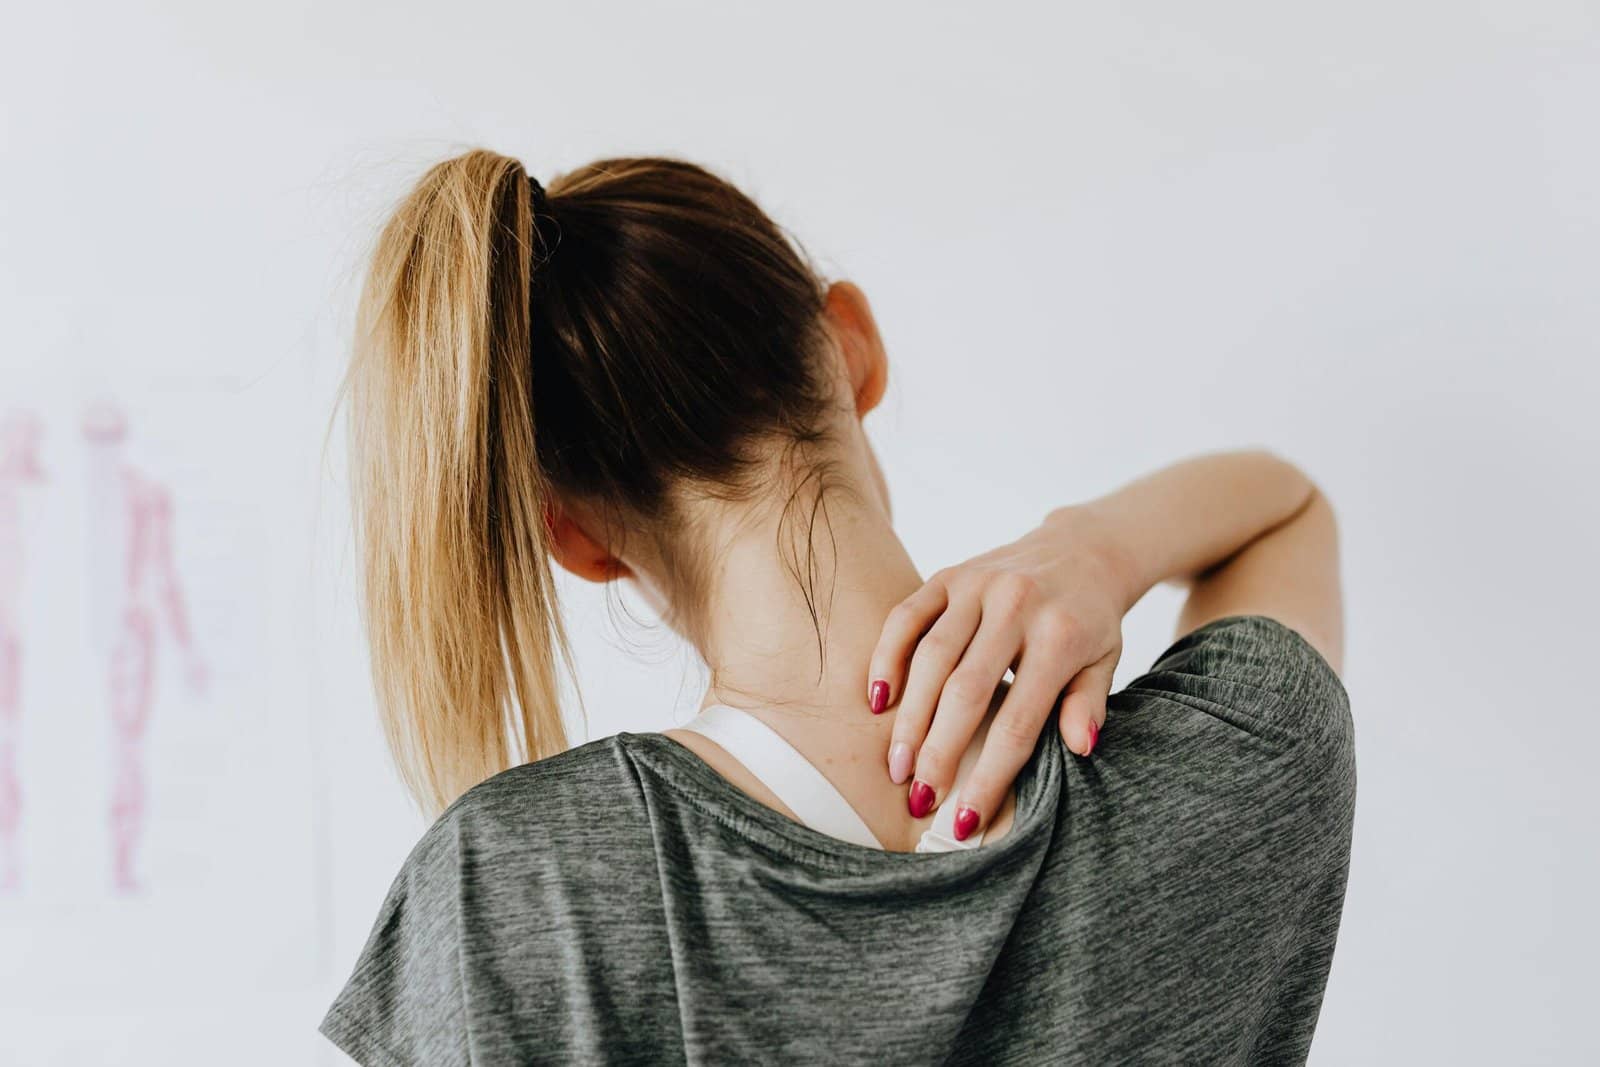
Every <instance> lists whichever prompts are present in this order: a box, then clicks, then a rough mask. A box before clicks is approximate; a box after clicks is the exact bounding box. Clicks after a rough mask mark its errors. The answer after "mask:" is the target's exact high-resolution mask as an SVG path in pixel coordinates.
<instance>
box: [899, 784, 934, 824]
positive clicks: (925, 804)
mask: <svg viewBox="0 0 1600 1067" xmlns="http://www.w3.org/2000/svg"><path fill="white" fill-rule="evenodd" d="M932 807H933V786H931V785H929V784H928V783H927V782H924V781H923V780H922V779H920V778H918V779H917V780H916V781H914V782H912V783H911V792H910V793H908V794H907V795H906V808H907V809H908V810H909V811H910V812H911V817H912V818H913V819H920V818H922V817H923V816H924V815H926V814H928V811H929V810H930V809H931V808H932Z"/></svg>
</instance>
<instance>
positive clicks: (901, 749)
mask: <svg viewBox="0 0 1600 1067" xmlns="http://www.w3.org/2000/svg"><path fill="white" fill-rule="evenodd" d="M910 777H911V746H910V745H908V744H906V743H905V742H904V741H896V742H895V743H894V744H892V745H890V746H889V781H891V782H893V783H894V784H895V785H899V784H900V783H902V782H904V781H905V780H906V779H907V778H910Z"/></svg>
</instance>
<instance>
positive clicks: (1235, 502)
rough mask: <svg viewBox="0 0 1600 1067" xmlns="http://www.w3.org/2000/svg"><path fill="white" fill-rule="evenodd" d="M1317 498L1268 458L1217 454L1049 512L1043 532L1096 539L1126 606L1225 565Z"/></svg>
mask: <svg viewBox="0 0 1600 1067" xmlns="http://www.w3.org/2000/svg"><path fill="white" fill-rule="evenodd" d="M1315 495H1316V486H1315V485H1313V484H1312V482H1311V480H1310V479H1309V478H1307V477H1306V476H1305V474H1304V473H1302V472H1301V471H1300V470H1299V469H1298V468H1297V467H1295V466H1294V465H1293V464H1291V463H1288V462H1286V461H1285V460H1282V459H1279V458H1278V457H1276V456H1274V455H1272V454H1271V453H1268V452H1263V451H1247V452H1226V453H1217V454H1213V455H1206V456H1199V457H1196V458H1194V459H1188V460H1184V461H1183V462H1181V463H1176V464H1174V465H1172V466H1170V467H1166V468H1163V469H1162V470H1159V471H1156V472H1155V473H1153V474H1149V475H1146V476H1145V477H1143V478H1140V479H1138V480H1137V481H1135V482H1132V483H1130V484H1129V485H1127V486H1124V487H1123V488H1121V489H1118V490H1117V491H1116V492H1114V493H1111V494H1109V495H1107V496H1103V497H1101V498H1099V499H1098V500H1092V501H1089V502H1088V503H1086V504H1077V505H1073V506H1071V507H1066V508H1061V509H1058V510H1057V511H1054V512H1051V514H1050V515H1049V516H1048V517H1047V518H1046V520H1045V529H1046V530H1050V531H1055V532H1058V533H1059V534H1060V535H1061V536H1063V537H1067V538H1072V539H1078V540H1081V539H1082V538H1083V537H1085V536H1088V537H1091V538H1094V539H1095V540H1097V541H1098V542H1099V543H1100V545H1101V547H1102V550H1103V551H1105V552H1106V554H1107V556H1108V561H1109V563H1110V565H1111V567H1112V570H1113V571H1114V573H1116V575H1117V576H1118V577H1117V582H1118V585H1119V587H1120V589H1121V594H1122V599H1123V601H1124V603H1125V606H1126V607H1127V608H1132V607H1133V605H1134V604H1135V603H1137V602H1138V601H1139V599H1140V598H1141V597H1143V596H1144V595H1145V593H1147V592H1149V591H1150V589H1151V588H1153V587H1154V586H1156V585H1158V584H1160V583H1162V582H1167V581H1186V580H1190V579H1193V578H1196V577H1198V576H1199V575H1201V574H1203V573H1204V572H1206V571H1208V570H1210V569H1211V568H1213V567H1216V566H1217V565H1219V564H1221V563H1224V562H1226V561H1227V560H1228V559H1230V558H1231V557H1233V556H1234V555H1235V554H1236V553H1238V552H1239V551H1240V550H1242V549H1244V548H1245V547H1246V546H1247V545H1249V544H1251V543H1252V542H1254V541H1255V540H1257V539H1258V538H1260V537H1261V536H1262V535H1263V534H1266V533H1267V532H1269V531H1271V530H1273V529H1275V528H1277V527H1279V526H1281V525H1282V524H1284V523H1286V522H1288V521H1289V520H1291V519H1292V518H1294V516H1295V515H1296V514H1298V513H1299V512H1300V511H1301V510H1302V509H1304V508H1305V507H1306V506H1307V504H1308V503H1309V502H1310V501H1311V500H1312V499H1313V497H1314V496H1315Z"/></svg>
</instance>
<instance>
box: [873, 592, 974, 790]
mask: <svg viewBox="0 0 1600 1067" xmlns="http://www.w3.org/2000/svg"><path fill="white" fill-rule="evenodd" d="M980 618H981V611H980V608H979V606H978V602H977V600H975V599H972V598H961V597H957V598H955V599H952V600H951V601H950V602H949V603H948V605H947V606H946V607H945V611H944V614H942V615H940V616H939V618H938V621H937V622H935V623H934V624H933V627H932V629H930V630H929V631H928V632H927V633H926V634H924V635H923V636H922V639H921V640H920V641H918V642H917V650H916V652H915V653H913V654H912V657H911V670H910V671H909V673H908V674H907V676H906V685H905V692H904V693H903V694H902V695H901V697H900V701H899V710H897V711H896V712H895V717H894V732H893V735H892V738H891V740H890V742H889V778H890V780H891V781H893V782H894V783H895V784H896V785H900V784H901V783H903V782H905V781H906V779H908V778H910V777H911V768H912V766H913V764H914V763H915V760H916V753H917V748H918V746H919V745H920V744H921V743H922V739H923V738H924V737H926V736H927V733H928V724H929V723H930V722H931V721H932V720H933V710H934V707H935V705H936V704H937V702H938V700H939V693H940V692H941V691H942V690H943V689H944V684H945V680H946V679H948V678H949V677H950V672H951V671H953V670H955V669H956V664H957V663H959V662H960V661H961V657H962V655H963V654H964V653H965V652H966V651H967V646H968V645H969V644H971V643H972V638H973V635H974V634H975V633H977V630H978V622H979V620H980Z"/></svg>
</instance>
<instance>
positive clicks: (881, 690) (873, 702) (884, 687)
mask: <svg viewBox="0 0 1600 1067" xmlns="http://www.w3.org/2000/svg"><path fill="white" fill-rule="evenodd" d="M867 704H868V705H870V706H871V708H872V714H874V715H881V714H883V709H884V708H886V707H888V706H889V683H888V682H886V681H884V680H883V679H881V678H880V679H878V680H877V681H875V682H873V683H872V685H871V687H870V688H869V689H868V690H867Z"/></svg>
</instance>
